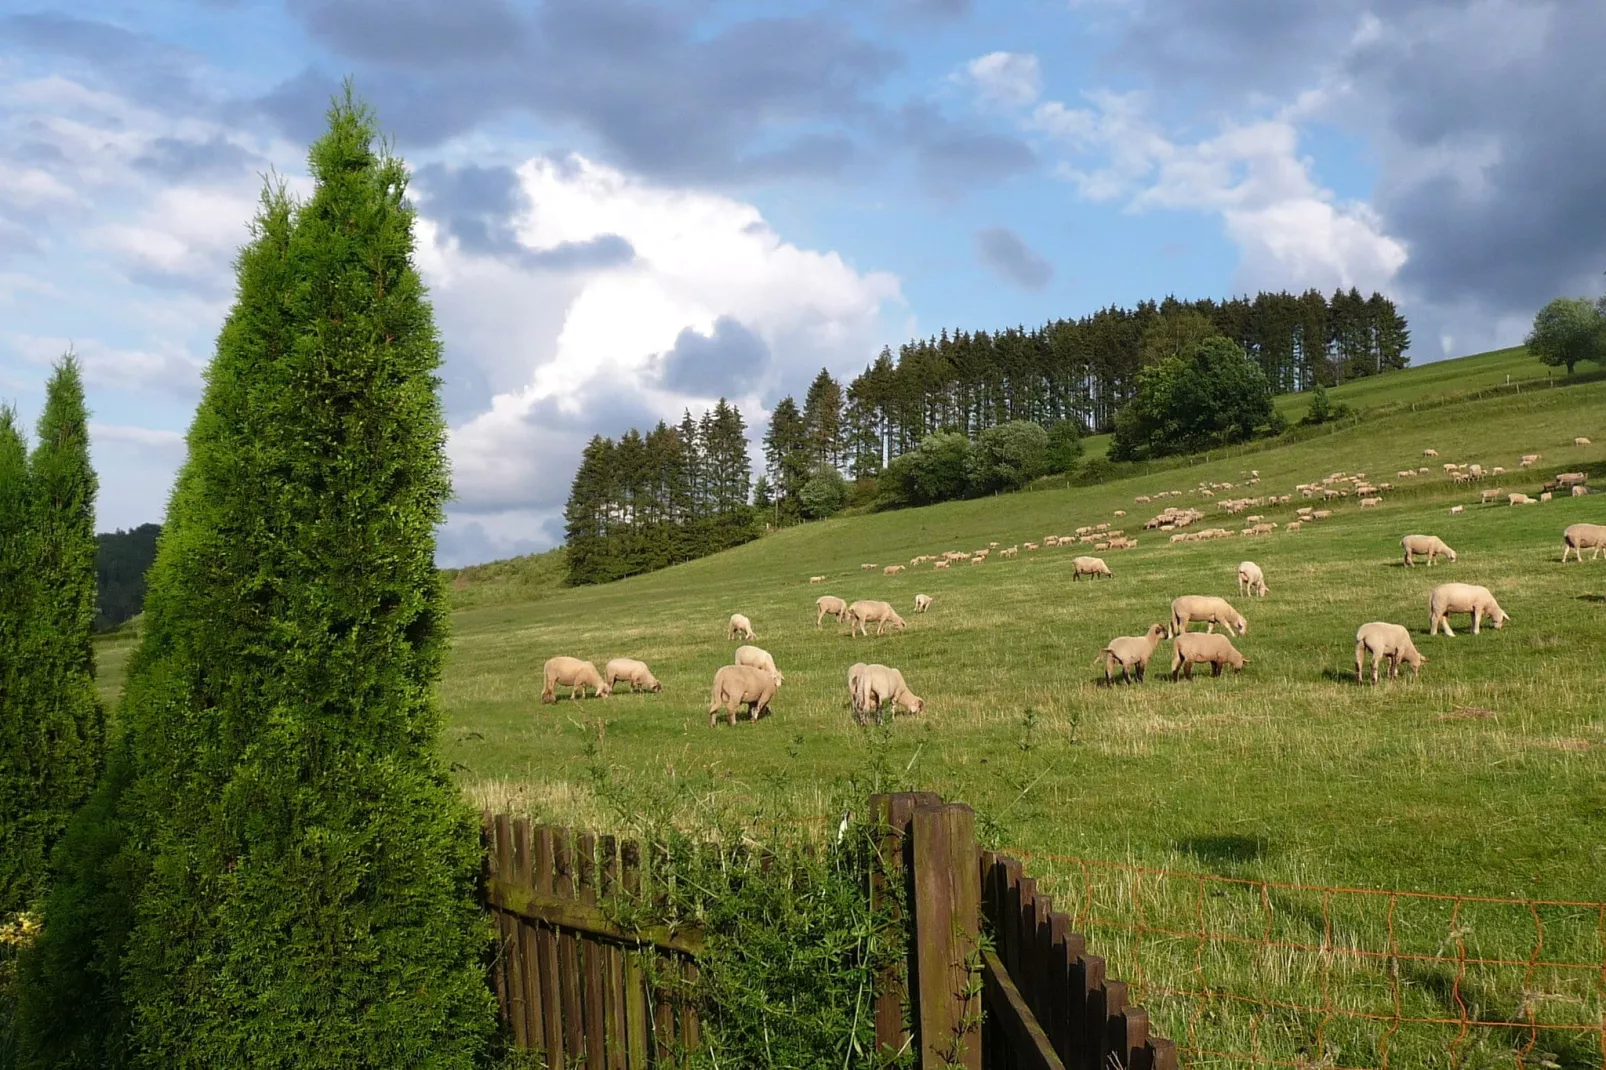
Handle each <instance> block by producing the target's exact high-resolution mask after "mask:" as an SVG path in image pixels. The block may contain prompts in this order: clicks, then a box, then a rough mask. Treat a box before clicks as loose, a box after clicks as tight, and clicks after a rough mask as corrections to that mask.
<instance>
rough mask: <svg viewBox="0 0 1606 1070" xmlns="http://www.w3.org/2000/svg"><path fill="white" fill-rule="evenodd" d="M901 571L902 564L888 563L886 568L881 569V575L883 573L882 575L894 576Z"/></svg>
mask: <svg viewBox="0 0 1606 1070" xmlns="http://www.w3.org/2000/svg"><path fill="white" fill-rule="evenodd" d="M902 571H903V566H902V565H888V566H887V567H886V568H884V569H882V570H881V575H883V576H896V575H897V574H898V573H900V572H902Z"/></svg>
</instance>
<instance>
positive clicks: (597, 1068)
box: [574, 832, 608, 1070]
mask: <svg viewBox="0 0 1606 1070" xmlns="http://www.w3.org/2000/svg"><path fill="white" fill-rule="evenodd" d="M574 858H575V869H576V872H577V880H576V881H575V887H576V889H577V890H578V891H579V893H580V902H582V903H584V904H585V905H586V906H588V907H594V906H596V905H597V837H596V835H595V834H594V833H590V832H582V833H580V834H579V835H578V836H576V837H575V850H574ZM581 947H582V948H583V949H584V950H583V955H582V961H581V963H580V966H581V969H583V970H584V971H585V974H584V976H585V996H584V998H583V999H582V1001H581V1013H583V1014H584V1015H585V1034H586V1070H607V1066H608V1040H607V1020H606V1018H605V1017H604V1015H605V1008H604V1006H603V995H602V992H603V983H602V960H603V958H604V957H605V956H606V954H607V949H606V948H605V947H604V946H603V945H602V944H601V943H600V942H599V941H597V940H596V939H594V938H592V937H586V938H585V939H584V940H583V941H582V942H581Z"/></svg>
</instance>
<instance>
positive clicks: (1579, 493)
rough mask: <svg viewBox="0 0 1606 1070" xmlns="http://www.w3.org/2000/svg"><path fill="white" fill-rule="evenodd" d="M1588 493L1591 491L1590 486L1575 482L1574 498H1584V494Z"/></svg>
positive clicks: (1573, 488)
mask: <svg viewBox="0 0 1606 1070" xmlns="http://www.w3.org/2000/svg"><path fill="white" fill-rule="evenodd" d="M1588 493H1589V488H1588V487H1586V486H1584V485H1583V484H1582V483H1574V484H1573V487H1572V496H1573V497H1574V498H1582V497H1583V496H1584V495H1586V494H1588Z"/></svg>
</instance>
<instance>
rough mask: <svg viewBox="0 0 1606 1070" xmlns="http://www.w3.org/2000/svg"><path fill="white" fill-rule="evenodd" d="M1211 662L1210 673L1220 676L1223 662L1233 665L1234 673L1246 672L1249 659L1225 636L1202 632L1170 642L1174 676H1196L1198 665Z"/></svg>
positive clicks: (1186, 635)
mask: <svg viewBox="0 0 1606 1070" xmlns="http://www.w3.org/2000/svg"><path fill="white" fill-rule="evenodd" d="M1207 663H1208V664H1209V666H1210V675H1211V676H1220V675H1221V667H1222V666H1223V665H1230V666H1232V670H1233V671H1234V672H1243V671H1244V666H1245V665H1248V664H1249V659H1248V658H1246V657H1244V656H1243V655H1242V654H1240V653H1239V652H1238V649H1237V648H1236V647H1234V646H1233V645H1232V640H1231V639H1229V638H1227V637H1226V636H1225V635H1199V634H1197V633H1195V634H1192V635H1190V634H1187V633H1183V634H1181V635H1178V636H1176V637H1175V638H1174V639H1173V640H1172V642H1171V679H1172V680H1176V679H1177V677H1178V676H1179V675H1181V676H1186V677H1187V678H1188V679H1190V680H1192V679H1193V667H1194V666H1195V665H1204V664H1207Z"/></svg>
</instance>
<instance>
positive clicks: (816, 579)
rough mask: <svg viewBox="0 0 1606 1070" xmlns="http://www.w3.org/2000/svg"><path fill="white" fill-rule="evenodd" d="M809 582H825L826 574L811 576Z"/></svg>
mask: <svg viewBox="0 0 1606 1070" xmlns="http://www.w3.org/2000/svg"><path fill="white" fill-rule="evenodd" d="M809 582H810V583H824V582H825V577H824V576H810V577H809Z"/></svg>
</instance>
